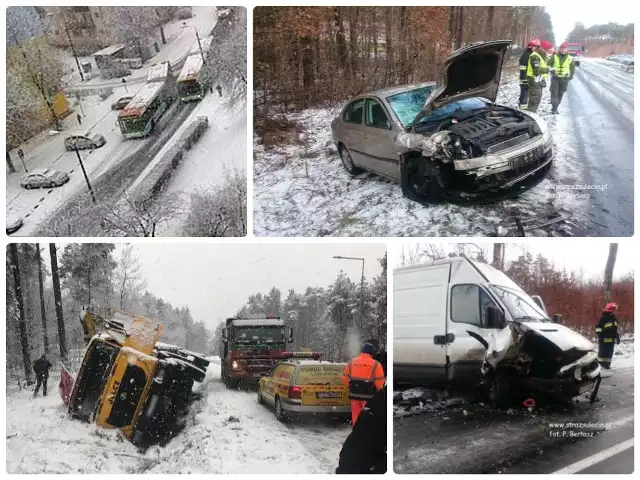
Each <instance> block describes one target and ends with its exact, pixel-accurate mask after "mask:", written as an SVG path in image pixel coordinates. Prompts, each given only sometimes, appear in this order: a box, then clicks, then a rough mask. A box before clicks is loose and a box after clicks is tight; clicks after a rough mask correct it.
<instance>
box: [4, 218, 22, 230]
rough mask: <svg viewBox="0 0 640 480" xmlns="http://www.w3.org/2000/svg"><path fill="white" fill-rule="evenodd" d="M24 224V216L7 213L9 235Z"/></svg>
mask: <svg viewBox="0 0 640 480" xmlns="http://www.w3.org/2000/svg"><path fill="white" fill-rule="evenodd" d="M22 225H24V219H23V218H22V217H16V216H13V215H7V227H6V231H7V235H11V234H12V233H15V232H17V231H18V230H20V227H22Z"/></svg>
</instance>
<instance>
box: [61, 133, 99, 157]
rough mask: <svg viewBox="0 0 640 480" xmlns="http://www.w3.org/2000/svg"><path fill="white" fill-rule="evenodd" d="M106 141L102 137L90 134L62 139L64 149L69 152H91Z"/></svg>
mask: <svg viewBox="0 0 640 480" xmlns="http://www.w3.org/2000/svg"><path fill="white" fill-rule="evenodd" d="M105 143H107V140H106V139H105V138H104V136H103V135H101V134H99V133H95V134H93V135H92V134H91V133H90V132H87V133H85V134H84V135H71V136H68V137H67V138H65V139H64V148H65V149H66V150H67V151H68V152H71V151H73V150H75V149H76V148H77V149H78V150H93V149H94V148H100V147H101V146H103V145H104V144H105Z"/></svg>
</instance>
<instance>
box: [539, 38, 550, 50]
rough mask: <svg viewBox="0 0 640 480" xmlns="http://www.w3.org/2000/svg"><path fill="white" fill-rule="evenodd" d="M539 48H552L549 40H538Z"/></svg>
mask: <svg viewBox="0 0 640 480" xmlns="http://www.w3.org/2000/svg"><path fill="white" fill-rule="evenodd" d="M540 48H541V49H543V50H546V51H549V50H551V49H552V48H553V44H552V43H551V42H550V41H549V40H542V41H541V42H540Z"/></svg>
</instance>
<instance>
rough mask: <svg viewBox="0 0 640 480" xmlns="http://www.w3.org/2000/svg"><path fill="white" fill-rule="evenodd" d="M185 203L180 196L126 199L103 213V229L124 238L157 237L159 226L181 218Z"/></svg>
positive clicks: (107, 208)
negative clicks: (143, 199) (147, 199)
mask: <svg viewBox="0 0 640 480" xmlns="http://www.w3.org/2000/svg"><path fill="white" fill-rule="evenodd" d="M182 209H183V202H182V199H181V198H180V197H179V196H172V197H169V196H165V197H163V198H156V199H155V200H153V201H152V202H151V201H142V200H136V199H133V198H130V197H126V198H125V199H124V200H123V201H122V202H119V203H118V204H117V205H115V206H110V207H106V208H105V210H104V212H103V215H104V217H103V228H104V229H105V231H106V232H107V233H108V234H111V235H116V236H123V237H155V236H156V232H157V228H158V226H159V225H161V224H164V223H166V222H169V221H171V220H174V219H176V218H178V217H179V216H180V213H181V212H182Z"/></svg>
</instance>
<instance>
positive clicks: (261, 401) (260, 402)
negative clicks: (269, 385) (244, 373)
mask: <svg viewBox="0 0 640 480" xmlns="http://www.w3.org/2000/svg"><path fill="white" fill-rule="evenodd" d="M258 403H259V404H260V405H264V398H263V397H262V392H261V391H260V387H258Z"/></svg>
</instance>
